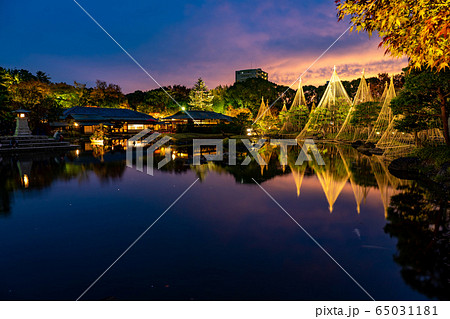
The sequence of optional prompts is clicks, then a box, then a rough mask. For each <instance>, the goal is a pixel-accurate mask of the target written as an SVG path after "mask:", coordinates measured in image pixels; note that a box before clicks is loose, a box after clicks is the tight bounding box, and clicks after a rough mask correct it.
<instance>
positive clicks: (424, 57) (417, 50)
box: [335, 0, 450, 71]
mask: <svg viewBox="0 0 450 319" xmlns="http://www.w3.org/2000/svg"><path fill="white" fill-rule="evenodd" d="M335 2H336V5H337V8H338V19H339V20H342V19H344V18H345V17H346V16H350V18H351V22H352V23H353V24H354V26H352V28H351V30H352V31H353V30H355V29H356V30H357V31H358V32H359V31H366V32H367V33H368V34H369V36H371V35H372V33H373V32H378V34H379V36H380V37H381V38H382V41H381V43H380V46H384V47H385V48H386V52H389V53H390V54H391V55H392V56H394V57H401V56H403V55H406V56H408V57H409V59H410V64H411V65H412V66H414V67H415V68H421V67H422V66H428V67H430V68H432V69H436V70H438V71H440V70H442V69H444V68H448V67H449V65H448V56H447V54H448V52H450V41H449V35H450V25H449V23H450V10H449V3H448V0H434V1H430V0H390V1H379V0H364V1H361V0H336V1H335Z"/></svg>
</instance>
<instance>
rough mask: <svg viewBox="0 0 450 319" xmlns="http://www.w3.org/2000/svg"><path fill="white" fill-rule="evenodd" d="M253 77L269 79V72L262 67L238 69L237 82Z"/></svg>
mask: <svg viewBox="0 0 450 319" xmlns="http://www.w3.org/2000/svg"><path fill="white" fill-rule="evenodd" d="M251 78H260V79H264V80H267V79H268V74H267V72H264V71H263V70H261V69H247V70H239V71H236V82H242V81H245V80H247V79H251Z"/></svg>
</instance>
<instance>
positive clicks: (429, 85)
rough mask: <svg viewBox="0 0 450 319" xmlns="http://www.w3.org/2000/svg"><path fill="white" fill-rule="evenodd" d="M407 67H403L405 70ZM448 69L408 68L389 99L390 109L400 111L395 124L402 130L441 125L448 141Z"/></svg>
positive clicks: (447, 141)
mask: <svg viewBox="0 0 450 319" xmlns="http://www.w3.org/2000/svg"><path fill="white" fill-rule="evenodd" d="M406 70H407V69H405V71H406ZM449 100H450V70H445V71H444V70H442V71H440V72H432V71H431V70H430V69H429V68H428V69H424V70H422V71H421V70H415V69H411V70H409V71H408V72H407V75H406V82H405V85H404V88H403V90H401V91H400V92H399V95H398V96H397V97H396V98H394V99H393V100H392V102H391V108H392V112H393V113H394V115H395V114H403V115H404V116H403V118H402V119H401V120H399V121H397V123H396V126H395V128H396V129H398V130H400V131H402V132H415V133H417V132H419V131H422V130H425V129H431V128H436V127H441V128H442V130H443V133H444V138H445V142H446V144H447V145H450V139H449V128H448V115H449V108H450V104H449V103H450V101H449Z"/></svg>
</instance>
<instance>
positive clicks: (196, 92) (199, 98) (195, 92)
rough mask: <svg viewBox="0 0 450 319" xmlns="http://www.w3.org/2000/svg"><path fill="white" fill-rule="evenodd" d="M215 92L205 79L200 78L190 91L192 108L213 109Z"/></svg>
mask: <svg viewBox="0 0 450 319" xmlns="http://www.w3.org/2000/svg"><path fill="white" fill-rule="evenodd" d="M213 98H214V96H213V94H212V93H211V92H210V91H209V90H208V87H207V86H206V84H205V81H203V80H202V78H199V79H198V80H197V82H196V83H195V85H194V88H193V89H192V90H191V92H190V93H189V106H190V107H191V109H192V110H200V111H212V107H213Z"/></svg>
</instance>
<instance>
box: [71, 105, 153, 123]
mask: <svg viewBox="0 0 450 319" xmlns="http://www.w3.org/2000/svg"><path fill="white" fill-rule="evenodd" d="M69 116H70V117H72V118H73V119H75V120H79V121H82V120H86V121H102V120H116V121H155V122H156V119H155V118H154V117H153V116H150V115H147V114H144V113H140V112H136V111H133V110H129V109H113V108H103V107H85V106H75V107H72V108H70V109H67V110H65V111H64V112H63V118H64V119H66V118H68V117H69Z"/></svg>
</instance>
